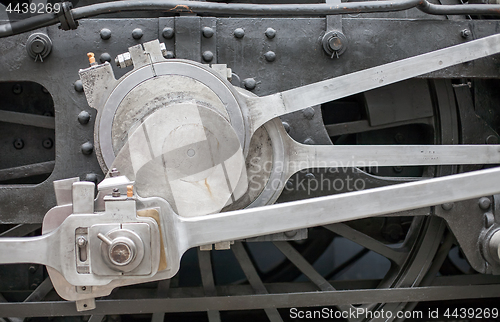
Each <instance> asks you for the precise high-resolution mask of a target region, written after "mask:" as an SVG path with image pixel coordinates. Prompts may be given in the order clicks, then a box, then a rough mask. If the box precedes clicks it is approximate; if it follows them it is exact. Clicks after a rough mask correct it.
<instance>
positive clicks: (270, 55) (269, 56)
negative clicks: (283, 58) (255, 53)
mask: <svg viewBox="0 0 500 322" xmlns="http://www.w3.org/2000/svg"><path fill="white" fill-rule="evenodd" d="M264 58H265V59H266V60H267V61H268V62H270V63H271V62H273V61H275V60H276V54H275V53H274V51H268V52H267V53H265V54H264Z"/></svg>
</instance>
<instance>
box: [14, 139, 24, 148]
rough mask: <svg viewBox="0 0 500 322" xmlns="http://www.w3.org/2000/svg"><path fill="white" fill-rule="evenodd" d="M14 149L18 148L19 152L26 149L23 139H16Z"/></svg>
mask: <svg viewBox="0 0 500 322" xmlns="http://www.w3.org/2000/svg"><path fill="white" fill-rule="evenodd" d="M14 148H16V149H17V150H21V149H22V148H24V141H23V140H22V139H15V140H14Z"/></svg>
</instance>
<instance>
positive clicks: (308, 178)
mask: <svg viewBox="0 0 500 322" xmlns="http://www.w3.org/2000/svg"><path fill="white" fill-rule="evenodd" d="M305 177H306V179H307V180H313V179H315V178H316V177H315V176H314V174H312V173H310V172H308V173H306V175H305Z"/></svg>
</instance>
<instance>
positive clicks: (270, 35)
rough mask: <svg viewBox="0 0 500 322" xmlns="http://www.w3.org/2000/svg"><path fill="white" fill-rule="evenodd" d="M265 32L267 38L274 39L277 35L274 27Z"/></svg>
mask: <svg viewBox="0 0 500 322" xmlns="http://www.w3.org/2000/svg"><path fill="white" fill-rule="evenodd" d="M264 34H265V35H266V37H267V38H269V39H273V38H274V37H276V30H274V29H273V28H267V29H266V32H265V33H264Z"/></svg>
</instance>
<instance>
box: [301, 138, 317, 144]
mask: <svg viewBox="0 0 500 322" xmlns="http://www.w3.org/2000/svg"><path fill="white" fill-rule="evenodd" d="M314 143H315V142H314V140H313V139H311V138H307V139H305V140H304V144H307V145H313V144H314Z"/></svg>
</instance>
